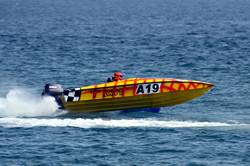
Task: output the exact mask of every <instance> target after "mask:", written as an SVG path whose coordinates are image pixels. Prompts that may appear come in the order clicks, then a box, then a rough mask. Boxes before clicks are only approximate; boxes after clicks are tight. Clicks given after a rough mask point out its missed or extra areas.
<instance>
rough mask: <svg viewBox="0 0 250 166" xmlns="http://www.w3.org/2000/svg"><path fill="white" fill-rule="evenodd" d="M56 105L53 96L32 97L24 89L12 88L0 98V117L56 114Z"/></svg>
mask: <svg viewBox="0 0 250 166" xmlns="http://www.w3.org/2000/svg"><path fill="white" fill-rule="evenodd" d="M57 109H58V105H57V103H56V102H55V100H54V98H52V97H46V98H40V97H34V96H32V95H31V94H30V93H28V92H27V91H25V90H20V89H13V90H10V91H9V92H8V94H7V95H6V97H5V98H0V117H37V116H56V115H57V114H58V111H57Z"/></svg>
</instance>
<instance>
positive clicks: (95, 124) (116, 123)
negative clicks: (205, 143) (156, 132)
mask: <svg viewBox="0 0 250 166" xmlns="http://www.w3.org/2000/svg"><path fill="white" fill-rule="evenodd" d="M242 125H244V124H229V123H221V122H197V121H174V120H173V121H164V120H157V119H120V120H107V119H100V118H97V119H83V118H78V119H38V118H0V126H1V127H25V128H30V127H77V128H133V127H136V128H201V127H238V126H242Z"/></svg>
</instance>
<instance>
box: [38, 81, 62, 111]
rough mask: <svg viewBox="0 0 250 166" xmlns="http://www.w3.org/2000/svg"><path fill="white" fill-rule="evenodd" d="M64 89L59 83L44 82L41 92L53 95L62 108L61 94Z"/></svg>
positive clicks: (45, 94) (44, 94) (43, 94)
mask: <svg viewBox="0 0 250 166" xmlns="http://www.w3.org/2000/svg"><path fill="white" fill-rule="evenodd" d="M63 91H64V89H63V88H62V86H61V85H60V84H46V85H45V87H44V90H43V92H42V96H51V97H54V98H55V100H56V102H57V104H58V105H59V106H60V107H61V108H62V107H63V103H62V100H61V96H62V95H63Z"/></svg>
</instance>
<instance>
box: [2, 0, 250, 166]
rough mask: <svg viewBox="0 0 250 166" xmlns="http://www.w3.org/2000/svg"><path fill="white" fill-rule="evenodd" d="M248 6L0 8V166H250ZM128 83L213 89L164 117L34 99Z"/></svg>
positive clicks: (112, 1)
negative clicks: (161, 80) (198, 84)
mask: <svg viewBox="0 0 250 166" xmlns="http://www.w3.org/2000/svg"><path fill="white" fill-rule="evenodd" d="M249 66H250V1H249V0H219V1H218V0H209V1H207V0H99V1H97V0H91V1H90V0H25V1H22V0H0V165H103V166H104V165H115V166H116V165H122V166H123V165H124V166H128V165H131V166H132V165H138V166H141V165H143V166H144V165H145V166H147V165H150V166H151V165H187V166H206V165H213V166H214V165H220V166H221V165H222V166H224V165H245V166H249V165H250V97H249V96H250V73H249V72H250V67H249ZM115 71H122V72H125V73H126V77H127V78H129V77H170V78H181V79H192V80H200V81H206V82H211V83H213V84H214V85H215V87H214V88H213V89H212V90H211V91H210V92H209V93H207V94H205V95H204V96H202V97H201V98H198V99H196V100H193V101H191V102H188V103H185V104H182V105H177V106H174V107H166V108H162V109H161V112H160V113H151V112H130V113H123V112H122V111H116V112H107V113H94V114H87V113H85V114H69V113H68V112H67V111H58V110H57V105H56V103H55V102H54V101H53V100H51V99H46V100H42V99H41V98H40V94H41V92H42V89H43V87H44V85H45V84H46V83H59V84H62V85H63V86H64V87H78V86H82V85H91V84H96V83H101V82H104V81H106V79H107V77H110V76H111V75H112V74H113V72H115Z"/></svg>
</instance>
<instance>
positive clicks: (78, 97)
mask: <svg viewBox="0 0 250 166" xmlns="http://www.w3.org/2000/svg"><path fill="white" fill-rule="evenodd" d="M212 87H213V84H211V83H208V82H201V81H194V80H182V79H173V78H129V79H125V80H119V81H113V82H107V83H101V84H96V85H90V86H82V87H77V88H65V89H64V88H62V86H61V85H59V84H46V85H45V88H44V90H43V93H42V95H43V96H52V97H54V98H55V100H56V101H57V103H58V105H60V107H61V108H62V109H66V110H68V111H75V112H100V111H115V110H129V109H141V108H160V107H166V106H173V105H176V104H181V103H184V102H187V101H189V100H192V99H194V98H197V97H199V96H202V95H203V94H204V93H206V92H208V91H209V90H210V89H211V88H212Z"/></svg>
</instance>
